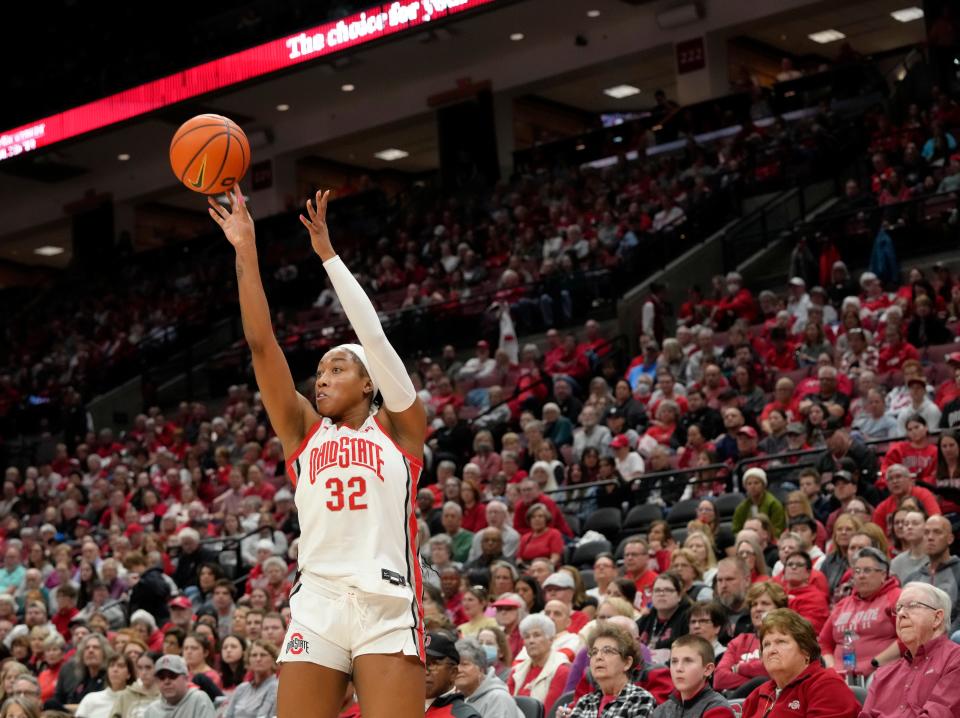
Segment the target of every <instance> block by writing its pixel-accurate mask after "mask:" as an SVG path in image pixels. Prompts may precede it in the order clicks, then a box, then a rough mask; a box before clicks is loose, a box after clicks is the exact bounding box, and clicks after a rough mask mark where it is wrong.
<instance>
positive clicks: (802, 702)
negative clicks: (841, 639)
mask: <svg viewBox="0 0 960 718" xmlns="http://www.w3.org/2000/svg"><path fill="white" fill-rule="evenodd" d="M728 650H729V649H728ZM760 652H761V659H762V660H763V665H764V667H765V668H766V669H767V673H768V674H770V677H771V679H772V680H769V681H767V682H766V683H764V684H763V685H761V686H759V687H758V688H757V689H756V690H754V691H753V693H751V694H750V695H749V696H748V697H747V700H746V702H744V704H743V712H742V716H743V718H786V717H787V716H789V717H790V718H795V717H796V716H798V715H802V716H805V717H806V718H856V716H857V715H859V713H860V703H858V702H857V699H856V698H855V697H854V695H853V691H851V690H850V688H849V687H848V686H847V684H846V683H844V682H843V679H842V678H841V677H840V676H839V675H838V674H837V673H836V672H835V671H833V670H832V669H830V668H824V667H823V666H821V665H820V646H819V644H818V643H817V637H816V635H815V634H814V632H813V629H812V628H811V627H810V623H809V622H808V621H806V620H805V619H803V618H802V617H801V616H800V615H798V614H797V613H795V612H794V611H791V610H790V609H789V608H781V609H777V610H776V611H771V612H770V613H768V614H767V616H766V618H764V619H763V624H762V625H761V627H760Z"/></svg>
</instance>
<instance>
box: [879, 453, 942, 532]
mask: <svg viewBox="0 0 960 718" xmlns="http://www.w3.org/2000/svg"><path fill="white" fill-rule="evenodd" d="M934 453H936V448H934ZM910 495H911V496H913V498H915V499H916V500H917V501H919V502H920V505H921V506H922V507H923V510H924V511H926V512H927V516H937V515H939V514H940V505H939V504H938V503H937V497H936V496H934V495H933V493H931V492H930V491H928V490H927V489H925V488H923V487H921V486H914V487H913V488H912V489H910ZM899 504H900V500H899V498H898V497H896V496H893V495H890V496H888V497H887V498H885V499H884V500H883V501H881V502H880V503H879V504H877V508H875V509H874V510H873V516H872V517H871V519H870V520H871V521H873V523H875V524H876V525H877V526H879V527H880V528H882V529H883V530H884V532H885V533H886V534H887V538H890V537H892V536H893V531H892V529H893V527H892V526H889V525H888V523H889V522H890V518H891V517H892V516H893V514H894V513H896V511H897V506H898V505H899Z"/></svg>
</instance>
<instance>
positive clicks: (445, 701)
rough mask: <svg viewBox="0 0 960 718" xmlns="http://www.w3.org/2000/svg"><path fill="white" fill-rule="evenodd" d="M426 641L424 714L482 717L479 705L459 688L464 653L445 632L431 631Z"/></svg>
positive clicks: (441, 717)
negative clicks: (470, 700)
mask: <svg viewBox="0 0 960 718" xmlns="http://www.w3.org/2000/svg"><path fill="white" fill-rule="evenodd" d="M427 638H428V640H427V642H426V644H425V645H426V647H427V674H426V679H425V682H424V687H425V689H426V696H425V700H424V705H423V709H424V715H425V716H426V717H428V718H481V714H480V713H479V712H478V711H477V709H476V707H475V706H472V705H470V704H468V703H467V702H466V701H465V700H464V699H463V695H462V694H460V693H458V692H457V691H456V680H457V678H458V676H459V674H460V652H459V651H458V650H457V646H456V644H455V643H454V642H453V640H452V639H451V638H450V637H449V636H447V635H446V634H445V633H440V632H436V633H430V634H429V635H428V637H427Z"/></svg>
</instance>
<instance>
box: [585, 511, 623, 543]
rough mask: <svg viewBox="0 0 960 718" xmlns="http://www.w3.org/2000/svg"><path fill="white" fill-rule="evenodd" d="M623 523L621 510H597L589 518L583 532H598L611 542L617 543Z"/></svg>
mask: <svg viewBox="0 0 960 718" xmlns="http://www.w3.org/2000/svg"><path fill="white" fill-rule="evenodd" d="M621 521H622V514H621V513H620V509H617V508H613V507H607V508H603V509H597V510H596V511H594V512H593V513H592V514H590V516H589V517H588V518H587V521H586V523H585V524H584V525H583V530H584V532H586V531H598V532H600V533H602V534H603V535H604V536H606V537H607V539H608V540H609V541H616V540H617V537H618V536H619V535H620V523H621Z"/></svg>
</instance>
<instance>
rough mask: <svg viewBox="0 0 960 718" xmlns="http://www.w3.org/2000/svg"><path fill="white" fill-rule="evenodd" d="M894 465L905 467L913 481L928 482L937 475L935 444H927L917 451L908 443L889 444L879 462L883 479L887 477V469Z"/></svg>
mask: <svg viewBox="0 0 960 718" xmlns="http://www.w3.org/2000/svg"><path fill="white" fill-rule="evenodd" d="M894 464H903V465H904V466H906V467H907V468H908V469H910V473H911V474H913V478H915V479H920V480H922V481H930V480H932V479H933V477H934V475H935V474H936V473H937V447H936V444H927V445H926V446H924V447H923V448H919V449H918V448H917V447H916V446H914V445H913V444H911V443H910V442H909V441H898V442H896V443H894V444H891V445H890V448H889V449H887V453H886V454H885V455H884V457H883V460H882V461H881V462H880V471H881V473H882V474H883V477H884V478H886V476H887V467H889V466H893V465H894Z"/></svg>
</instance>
